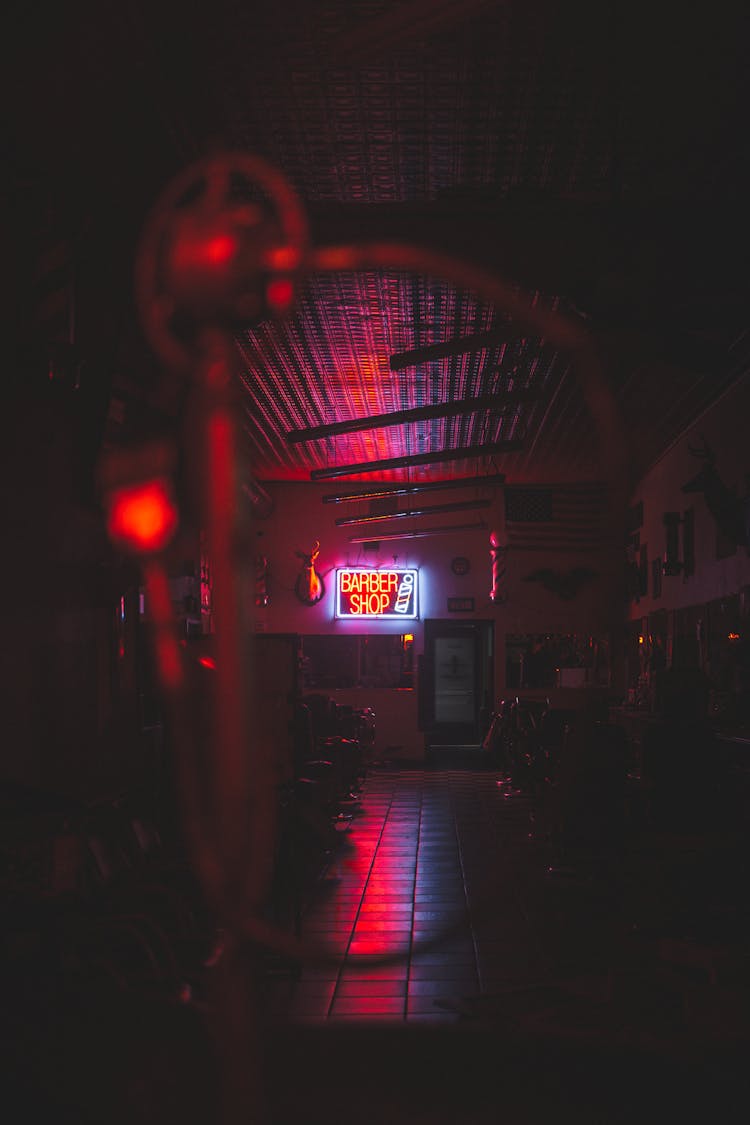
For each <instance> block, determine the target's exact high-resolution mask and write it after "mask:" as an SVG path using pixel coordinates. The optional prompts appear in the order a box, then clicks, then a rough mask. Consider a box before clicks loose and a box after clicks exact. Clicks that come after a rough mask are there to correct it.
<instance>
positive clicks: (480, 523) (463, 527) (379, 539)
mask: <svg viewBox="0 0 750 1125" xmlns="http://www.w3.org/2000/svg"><path fill="white" fill-rule="evenodd" d="M486 530H487V524H486V523H485V521H484V520H475V521H474V523H454V524H448V525H447V526H443V527H422V528H419V529H418V530H413V529H408V530H407V529H406V528H405V529H404V530H403V531H393V532H389V533H388V535H350V536H349V542H350V543H388V542H389V541H390V540H391V539H426V538H427V536H428V535H448V534H449V533H450V532H451V531H486Z"/></svg>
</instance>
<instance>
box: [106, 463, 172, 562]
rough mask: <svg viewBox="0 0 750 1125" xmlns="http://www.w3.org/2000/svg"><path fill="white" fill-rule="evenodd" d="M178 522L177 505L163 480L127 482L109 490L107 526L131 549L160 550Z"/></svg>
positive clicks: (147, 551) (136, 550)
mask: <svg viewBox="0 0 750 1125" xmlns="http://www.w3.org/2000/svg"><path fill="white" fill-rule="evenodd" d="M177 522H178V517H177V507H176V505H175V503H174V501H173V499H172V495H171V490H170V488H169V486H168V484H167V482H166V481H164V480H150V481H145V482H143V483H140V484H133V485H128V486H126V487H124V488H119V489H118V490H117V491H116V492H114V493H113V494H112V497H111V500H110V505H109V518H108V520H107V530H108V531H109V535H110V538H112V539H113V540H114V541H115V542H118V543H120V544H121V545H122V546H124V547H126V548H127V549H128V550H130V551H134V552H136V553H138V554H153V553H155V552H156V551H161V550H162V549H163V548H164V547H166V545H167V543H168V542H169V540H170V539H171V538H172V536H173V535H174V533H175V530H176V528H177Z"/></svg>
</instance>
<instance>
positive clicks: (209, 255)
mask: <svg viewBox="0 0 750 1125" xmlns="http://www.w3.org/2000/svg"><path fill="white" fill-rule="evenodd" d="M236 253H237V239H236V238H235V237H234V235H233V234H229V233H228V232H227V231H218V232H217V233H215V234H209V235H207V236H202V235H201V234H200V233H196V234H191V233H190V234H189V233H185V234H183V235H182V237H181V238H180V239H179V241H178V242H177V245H176V246H175V256H174V263H175V266H176V267H177V269H178V270H185V269H194V268H195V267H196V266H224V265H226V264H227V262H229V261H231V259H232V258H233V257H234V256H235V254H236Z"/></svg>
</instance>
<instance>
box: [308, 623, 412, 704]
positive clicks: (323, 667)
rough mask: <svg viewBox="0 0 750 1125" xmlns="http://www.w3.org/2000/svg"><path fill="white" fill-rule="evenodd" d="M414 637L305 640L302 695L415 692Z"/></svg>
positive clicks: (317, 637)
mask: <svg viewBox="0 0 750 1125" xmlns="http://www.w3.org/2000/svg"><path fill="white" fill-rule="evenodd" d="M413 683H414V637H413V635H412V634H411V633H404V634H397V633H386V634H380V635H377V634H375V635H373V634H367V635H356V636H341V635H338V634H336V635H334V634H326V635H323V636H304V637H302V688H303V691H327V690H331V689H333V688H358V687H362V688H402V689H403V688H412V687H413Z"/></svg>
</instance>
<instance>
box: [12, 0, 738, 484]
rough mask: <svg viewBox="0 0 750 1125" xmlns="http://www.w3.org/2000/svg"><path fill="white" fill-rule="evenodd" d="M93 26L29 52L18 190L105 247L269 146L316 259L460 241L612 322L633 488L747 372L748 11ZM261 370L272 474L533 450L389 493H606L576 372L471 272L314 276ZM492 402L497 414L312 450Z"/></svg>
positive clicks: (76, 23)
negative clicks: (358, 244)
mask: <svg viewBox="0 0 750 1125" xmlns="http://www.w3.org/2000/svg"><path fill="white" fill-rule="evenodd" d="M74 7H75V9H76V12H75V16H76V18H73V15H74V14H73V13H72V12H67V11H66V12H62V11H60V12H55V13H53V14H52V15H51V16H50V19H49V22H48V23H47V24H44V25H43V26H34V27H33V29H32V28H30V27H29V28H27V31H28V34H27V36H26V38H25V39H24V40H23V44H22V45H21V49H19V50H18V51H17V52H15V53H14V54H13V56H12V57H11V58H10V59H9V63H8V68H7V74H8V76H9V78H10V80H11V82H12V83H15V88H16V90H17V91H25V93H24V95H23V96H22V97H20V98H19V97H18V96H17V95H16V99H15V104H16V105H17V107H18V113H17V119H16V120H15V121H14V122H13V123H12V126H11V135H12V136H13V144H14V145H15V152H16V153H17V154H20V160H19V169H20V168H21V167H23V171H22V172H21V171H19V173H18V185H22V186H21V187H19V186H16V187H15V189H14V190H15V192H16V194H17V195H19V196H20V195H22V194H23V192H24V191H25V190H26V183H27V180H28V178H29V177H33V176H38V178H39V182H40V183H43V184H44V185H45V190H48V191H50V192H52V191H54V192H57V193H59V195H58V197H57V198H55V199H54V200H53V202H54V205H55V207H56V208H57V211H58V215H59V217H60V221H61V222H64V220H65V216H66V207H67V209H68V211H69V212H70V213H72V214H74V215H76V214H77V216H78V220H79V222H78V225H79V227H80V228H81V229H83V228H84V227H85V225H86V224H85V223H84V222H83V221H81V216H83V218H84V219H85V220H86V222H87V223H88V227H89V229H91V230H92V231H93V234H92V235H91V236H90V237H91V238H92V240H93V239H94V238H96V239H98V243H99V244H100V245H101V244H106V240H107V238H108V237H110V236H111V234H112V231H113V224H112V216H113V215H117V216H118V218H119V224H118V231H117V232H116V233H117V234H118V235H119V229H120V228H121V229H122V230H123V231H128V232H130V231H132V232H133V236H134V237H135V235H137V231H138V229H139V226H140V224H141V223H142V221H143V216H144V214H145V213H146V212H147V210H148V207H149V206H150V204H151V202H152V201H153V200H154V199H155V198H156V197H157V196H158V194H159V192H160V191H161V189H162V188H163V186H164V183H165V182H167V181H168V180H169V179H170V178H171V177H172V176H173V175H174V174H175V173H176V172H177V171H178V170H179V169H180V168H182V167H184V166H185V165H186V164H187V163H189V162H190V161H192V160H193V159H195V158H196V157H199V156H202V155H205V154H206V153H208V152H210V151H212V150H216V149H225V148H230V149H239V150H243V151H248V152H255V153H258V154H260V155H261V156H264V157H265V158H266V159H268V160H270V161H271V162H273V163H274V164H276V165H277V166H278V167H279V168H280V169H281V170H282V171H283V172H284V174H285V175H286V176H287V178H288V179H289V181H290V182H291V184H292V185H293V186H294V188H295V189H296V191H297V192H298V194H299V196H300V198H301V199H302V201H303V203H304V205H305V208H306V210H307V212H308V215H309V219H310V225H311V231H312V237H313V241H314V243H315V244H316V245H320V244H327V243H340V242H347V241H354V240H357V241H361V240H363V239H368V238H381V239H388V240H395V241H411V242H415V243H418V244H421V245H425V246H428V247H431V248H436V249H441V250H443V251H446V252H448V253H451V254H453V255H455V256H458V257H463V258H466V259H469V260H472V261H476V262H478V263H480V264H481V265H482V266H484V267H485V268H488V269H490V270H493V271H496V272H497V273H498V274H499V275H500V276H501V277H503V278H505V279H506V280H507V281H509V282H510V283H513V284H516V285H517V286H518V287H519V288H520V289H521V290H522V291H524V292H525V293H527V294H528V295H529V299H530V300H533V301H536V302H541V303H543V304H545V305H548V306H549V307H551V308H553V309H558V310H560V311H561V312H564V313H567V314H568V315H569V316H571V317H573V318H575V319H576V321H577V322H578V323H579V324H584V325H586V327H587V329H588V330H589V332H590V333H591V336H592V339H594V340H595V342H596V345H597V348H598V354H599V356H600V360H601V364H602V370H603V372H604V376H605V378H606V380H607V382H608V384H609V386H610V388H611V390H612V393H613V394H614V396H615V401H616V403H617V405H618V408H619V410H620V413H621V419H622V426H623V429H624V431H625V433H626V434H627V435H628V437H629V438H630V440H631V452H632V457H633V472H634V474H637V473H639V472H642V471H644V470H645V468H647V467H648V466H649V465H650V464H651V463H653V461H654V460H655V459H656V458H657V457H658V456H659V454H660V453H661V451H662V450H663V449H664V448H665V447H667V446H668V445H669V444H670V443H671V442H672V441H673V440H675V438H676V437H677V436H678V435H679V434H680V433H681V432H683V431H684V429H685V428H686V427H687V426H689V425H690V424H691V423H692V422H693V420H694V419H696V418H698V417H699V416H700V413H701V411H702V410H703V409H704V408H705V407H706V406H707V405H709V404H710V403H711V402H712V401H714V400H715V399H716V398H717V397H718V396H719V395H720V394H721V393H722V392H723V390H724V389H725V388H726V387H727V386H729V385H730V384H731V383H732V382H733V381H734V380H735V379H736V378H737V377H738V376H739V375H740V374H742V372H743V371H744V370H746V368H747V365H748V358H749V356H748V350H749V349H748V345H749V343H750V335H749V333H748V328H749V327H750V325H749V324H748V321H749V320H750V317H749V316H748V309H749V308H750V294H749V292H748V289H749V285H748V273H747V269H746V262H747V260H748V255H747V249H748V247H747V236H746V231H745V228H746V226H747V224H746V222H743V217H744V212H745V199H746V198H747V189H748V188H749V187H750V173H749V167H750V162H748V148H749V146H748V135H747V134H748V131H747V129H746V127H745V111H746V107H747V105H748V68H747V67H746V65H745V61H744V55H743V44H745V43H747V42H748V41H750V37H748V34H747V32H748V30H750V28H748V26H747V22H748V16H747V13H739V12H738V13H737V14H735V15H732V16H729V15H727V16H726V17H722V20H721V22H718V21H717V22H714V23H710V21H709V24H710V26H708V27H707V24H706V17H705V13H700V12H696V13H695V14H690V13H688V12H686V11H681V12H680V13H679V20H677V19H676V17H675V15H674V13H663V14H662V13H659V12H658V11H655V10H654V7H653V5H651V6H649V7H646V6H645V5H640V4H638V3H631V4H629V5H627V6H625V5H622V4H621V3H619V2H617V0H611V2H610V3H580V2H579V3H572V4H560V3H557V2H555V0H540V2H539V3H528V2H521V0H504V2H501V0H463V2H462V3H458V2H455V3H453V2H448V0H378V2H376V0H370V2H367V0H363V2H358V3H352V2H351V0H321V2H318V0H280V2H279V3H276V4H258V3H252V2H250V0H215V2H214V3H213V4H212V5H211V6H210V7H208V6H206V5H205V4H198V3H190V2H189V0H188V2H185V3H180V4H178V3H176V0H161V2H159V3H149V4H146V3H145V0H132V2H131V3H129V4H127V5H122V4H115V3H113V2H112V3H107V2H106V0H105V2H101V3H96V4H94V3H93V2H92V3H87V2H83V3H80V4H78V5H74ZM78 8H80V9H81V11H80V12H78ZM30 169H31V171H30ZM24 177H25V179H24ZM61 200H62V201H64V203H63V202H61ZM71 200H75V203H71ZM69 225H70V224H69ZM73 225H74V224H73ZM122 237H123V238H124V235H123V236H122ZM128 254H129V255H130V256H131V257H132V246H131V245H130V244H129V249H128ZM116 263H117V268H118V269H120V270H125V269H128V270H129V269H130V268H131V265H132V263H131V261H130V260H129V259H126V258H119V259H116ZM96 280H97V284H100V282H101V278H100V277H97V279H96ZM494 328H503V329H507V330H508V331H507V339H505V340H504V341H503V342H500V343H497V344H495V345H491V346H485V347H483V348H480V349H479V350H474V351H467V352H459V351H457V350H456V351H455V354H453V355H449V356H445V357H443V358H439V359H428V360H424V361H422V362H419V363H415V364H411V365H408V366H406V367H403V368H401V369H399V370H393V369H392V366H391V357H392V356H393V355H394V354H397V353H399V352H403V351H409V350H412V349H415V348H424V347H425V346H429V345H431V344H435V343H438V342H441V341H444V340H454V341H455V340H457V339H460V338H463V337H466V336H474V335H477V334H481V333H483V332H486V331H488V330H490V329H494ZM237 361H238V383H239V386H240V390H241V394H240V400H241V411H242V423H243V428H244V432H245V434H246V436H247V445H248V452H249V458H250V461H251V465H252V469H253V472H254V473H255V475H256V476H257V477H258V479H260V480H274V479H287V480H306V479H309V476H310V473H311V472H315V471H319V470H321V469H326V468H330V467H332V466H336V465H348V464H356V463H361V462H371V461H380V460H383V459H386V458H391V457H399V456H410V455H414V454H420V453H428V452H430V451H441V450H445V449H459V448H463V447H466V448H472V449H473V448H475V447H476V446H478V445H481V444H483V443H486V442H496V441H497V440H498V439H499V440H505V439H510V440H513V439H514V438H522V439H523V440H522V448H521V449H520V450H517V451H514V452H508V453H499V454H496V455H495V456H494V457H493V458H481V459H480V460H478V459H477V458H476V457H473V458H471V459H470V460H468V461H467V460H461V459H457V460H455V461H449V462H443V463H440V464H436V465H434V466H419V467H414V468H409V469H408V470H407V469H396V470H388V471H385V472H384V473H381V474H379V475H381V476H384V477H385V479H393V480H396V479H403V478H404V477H408V478H409V479H413V480H418V479H422V478H427V477H430V478H435V477H452V476H466V475H472V474H473V473H475V472H491V471H496V470H499V471H502V472H503V473H505V474H506V477H507V479H508V481H509V482H519V483H523V482H527V481H529V482H544V481H548V480H565V481H576V480H581V481H585V480H593V479H596V478H597V476H599V475H600V473H601V465H600V451H599V447H598V442H599V437H600V435H599V433H598V431H597V426H596V425H595V423H594V422H593V421H592V419H591V417H590V416H589V411H588V409H587V407H586V403H585V401H584V397H583V395H582V393H581V389H580V385H579V381H578V378H577V373H576V371H575V369H574V367H572V366H571V364H570V362H569V359H568V357H567V356H566V355H563V354H561V353H559V352H556V351H555V349H554V348H552V347H551V346H550V345H549V343H548V342H547V341H545V340H543V339H540V338H534V337H533V336H529V335H524V334H523V333H519V332H518V331H516V330H515V329H514V326H513V325H512V324H509V323H508V321H507V318H506V316H505V311H504V310H503V309H497V308H491V307H487V306H486V305H484V304H482V303H481V302H480V301H478V300H477V298H476V296H475V295H474V294H473V293H469V292H466V291H462V290H459V289H457V288H456V286H455V285H454V284H452V283H451V281H450V279H446V278H442V277H428V276H423V275H418V274H416V275H415V274H410V273H404V272H401V271H397V270H395V269H394V270H388V269H383V270H381V271H370V272H365V273H359V274H355V273H351V274H343V273H342V274H329V275H313V276H311V277H309V278H307V279H306V280H305V282H304V285H303V287H302V291H301V294H300V298H299V301H298V302H297V305H296V307H295V309H294V311H293V314H292V316H291V317H290V318H289V319H288V320H286V321H283V322H280V323H276V322H264V323H261V324H255V325H253V326H251V327H248V328H247V329H246V330H244V331H243V332H241V333H240V334H239V335H238V338H237ZM519 390H523V391H524V392H526V395H525V397H524V400H523V401H518V398H516V399H514V398H513V394H514V392H517V391H519ZM493 393H498V395H499V396H501V397H499V398H498V404H497V407H496V408H495V409H492V410H487V409H483V410H481V411H478V412H476V413H464V414H457V415H455V416H448V417H440V418H431V419H428V420H423V421H421V422H408V423H402V424H399V425H394V426H388V427H385V428H378V429H374V430H371V431H363V432H356V433H347V434H338V435H336V436H329V437H323V438H316V439H315V440H311V441H305V442H297V443H291V442H289V441H288V440H287V435H288V434H289V432H290V431H293V430H299V429H305V428H307V427H311V426H319V425H325V424H330V423H334V422H340V421H342V420H346V419H354V418H358V417H362V416H365V415H368V416H369V415H373V414H385V413H390V412H393V411H400V410H405V409H412V408H416V407H420V406H429V405H432V404H438V403H445V402H448V403H450V402H454V401H460V400H463V399H467V398H476V397H479V396H482V395H487V394H493ZM505 395H507V396H508V404H507V405H504V404H503V402H504V398H503V396H505Z"/></svg>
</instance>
